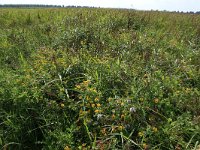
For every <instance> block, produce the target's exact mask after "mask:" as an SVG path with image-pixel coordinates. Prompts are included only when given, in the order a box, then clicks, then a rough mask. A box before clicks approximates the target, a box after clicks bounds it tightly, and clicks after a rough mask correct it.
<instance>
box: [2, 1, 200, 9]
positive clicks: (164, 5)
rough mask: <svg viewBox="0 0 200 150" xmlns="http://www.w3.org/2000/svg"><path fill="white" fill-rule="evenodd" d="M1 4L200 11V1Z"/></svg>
mask: <svg viewBox="0 0 200 150" xmlns="http://www.w3.org/2000/svg"><path fill="white" fill-rule="evenodd" d="M0 4H49V5H65V6H68V5H75V6H95V7H109V8H110V7H111V8H133V9H138V10H168V11H200V0H42V1H41V0H0Z"/></svg>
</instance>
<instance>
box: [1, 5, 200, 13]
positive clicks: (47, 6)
mask: <svg viewBox="0 0 200 150" xmlns="http://www.w3.org/2000/svg"><path fill="white" fill-rule="evenodd" d="M1 7H6V8H35V7H42V8H44V7H46V8H94V7H89V6H73V5H72V6H64V5H42V4H4V5H1V4H0V8H1ZM173 12H175V13H188V14H200V11H197V12H193V11H189V12H183V11H173Z"/></svg>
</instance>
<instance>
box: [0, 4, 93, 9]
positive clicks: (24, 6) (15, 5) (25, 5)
mask: <svg viewBox="0 0 200 150" xmlns="http://www.w3.org/2000/svg"><path fill="white" fill-rule="evenodd" d="M0 7H5V8H35V7H42V8H44V7H46V8H62V7H66V8H68V7H71V8H79V7H83V8H93V7H89V6H64V5H40V4H4V5H0Z"/></svg>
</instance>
